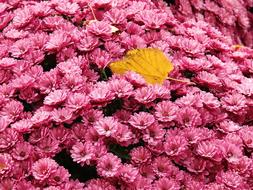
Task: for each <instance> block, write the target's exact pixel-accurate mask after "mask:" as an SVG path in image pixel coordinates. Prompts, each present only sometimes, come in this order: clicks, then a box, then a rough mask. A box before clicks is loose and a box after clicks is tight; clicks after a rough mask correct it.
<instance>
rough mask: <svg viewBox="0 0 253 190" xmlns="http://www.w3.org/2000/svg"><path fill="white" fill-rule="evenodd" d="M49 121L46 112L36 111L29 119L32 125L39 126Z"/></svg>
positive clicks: (48, 114) (48, 115)
mask: <svg viewBox="0 0 253 190" xmlns="http://www.w3.org/2000/svg"><path fill="white" fill-rule="evenodd" d="M50 120H51V118H50V112H49V111H46V110H37V111H36V112H35V113H34V114H33V116H32V118H31V121H32V123H33V124H34V125H41V124H44V123H47V122H49V121H50Z"/></svg>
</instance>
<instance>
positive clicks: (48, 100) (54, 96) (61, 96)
mask: <svg viewBox="0 0 253 190" xmlns="http://www.w3.org/2000/svg"><path fill="white" fill-rule="evenodd" d="M67 96H68V93H67V92H66V91H65V90H55V91H53V92H51V93H49V95H48V96H46V97H45V99H44V104H46V105H57V104H60V103H62V102H64V101H65V99H66V98H67Z"/></svg>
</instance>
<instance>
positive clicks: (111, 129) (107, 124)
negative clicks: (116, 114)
mask: <svg viewBox="0 0 253 190" xmlns="http://www.w3.org/2000/svg"><path fill="white" fill-rule="evenodd" d="M118 125H119V124H118V121H117V120H115V119H114V118H113V117H104V118H102V119H100V120H99V121H97V122H96V123H95V124H94V128H95V129H96V131H97V133H98V134H99V135H101V136H106V137H109V136H112V135H113V134H114V133H116V132H117V130H118Z"/></svg>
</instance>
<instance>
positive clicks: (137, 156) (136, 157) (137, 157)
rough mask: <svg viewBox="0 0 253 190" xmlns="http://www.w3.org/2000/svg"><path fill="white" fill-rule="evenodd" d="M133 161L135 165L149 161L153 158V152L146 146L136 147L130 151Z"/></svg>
mask: <svg viewBox="0 0 253 190" xmlns="http://www.w3.org/2000/svg"><path fill="white" fill-rule="evenodd" d="M130 156H131V162H132V163H134V164H135V165H141V164H143V163H147V162H148V161H150V159H151V152H150V151H149V150H148V149H147V148H145V147H142V146H140V147H136V148H134V149H132V150H131V152H130Z"/></svg>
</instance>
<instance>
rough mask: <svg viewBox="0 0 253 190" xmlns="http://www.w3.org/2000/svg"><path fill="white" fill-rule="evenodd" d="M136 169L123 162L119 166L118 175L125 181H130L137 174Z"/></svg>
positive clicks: (132, 180)
mask: <svg viewBox="0 0 253 190" xmlns="http://www.w3.org/2000/svg"><path fill="white" fill-rule="evenodd" d="M138 173H139V172H138V169H137V168H135V167H133V166H132V165H131V164H124V165H122V166H121V167H120V168H119V172H118V177H119V178H120V179H121V180H122V181H124V182H125V183H132V182H134V180H135V179H136V177H137V175H138Z"/></svg>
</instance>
